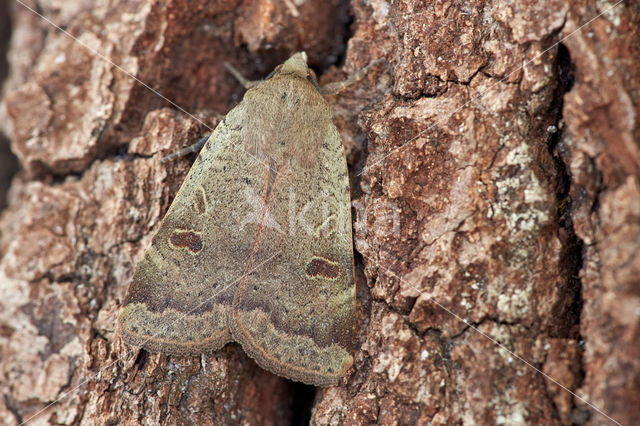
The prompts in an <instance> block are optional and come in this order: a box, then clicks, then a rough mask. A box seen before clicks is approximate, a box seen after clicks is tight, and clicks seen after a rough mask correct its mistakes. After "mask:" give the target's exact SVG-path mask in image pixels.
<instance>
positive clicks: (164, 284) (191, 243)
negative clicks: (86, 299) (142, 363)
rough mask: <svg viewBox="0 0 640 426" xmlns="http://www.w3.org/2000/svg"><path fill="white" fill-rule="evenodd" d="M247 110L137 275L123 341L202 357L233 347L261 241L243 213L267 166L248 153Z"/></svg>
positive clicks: (190, 183)
mask: <svg viewBox="0 0 640 426" xmlns="http://www.w3.org/2000/svg"><path fill="white" fill-rule="evenodd" d="M242 108H243V107H242V104H241V105H239V106H238V107H236V108H235V109H234V110H232V111H230V112H229V114H228V115H227V117H226V118H225V120H224V121H223V122H221V123H220V124H219V125H218V126H217V127H216V129H215V131H214V132H213V134H212V135H211V137H210V138H209V140H208V141H207V143H206V144H205V146H204V147H203V149H202V151H201V152H200V154H199V156H198V157H197V159H196V161H195V163H194V164H193V166H192V168H191V170H190V171H189V173H188V175H187V177H186V178H185V180H184V182H183V184H182V186H181V187H180V190H179V191H178V193H177V195H176V197H175V199H174V200H173V202H172V204H171V206H170V207H169V210H168V212H167V214H166V216H165V218H164V220H163V222H162V224H161V226H160V229H159V230H158V232H157V234H156V235H155V237H154V238H153V240H152V242H151V245H150V246H149V248H148V249H147V251H146V252H145V254H144V257H143V259H142V261H141V262H140V264H139V265H138V267H137V270H136V272H135V273H134V276H133V280H132V282H131V284H130V286H129V289H128V292H127V295H126V298H125V300H124V303H123V306H122V309H121V311H120V315H119V328H120V335H121V336H122V337H123V339H124V340H125V341H126V342H128V343H130V344H134V345H141V346H143V347H145V348H147V349H150V350H157V351H162V352H167V353H175V354H184V353H201V352H203V351H213V350H217V349H219V348H221V347H222V346H224V344H226V343H227V342H229V341H230V340H231V334H230V332H229V327H228V319H227V318H228V315H229V311H230V309H231V303H232V301H233V296H234V293H235V291H236V287H237V284H238V282H239V281H240V280H241V278H242V274H243V273H244V270H245V267H246V262H247V259H248V257H249V254H250V252H251V250H252V249H253V241H254V238H255V235H254V234H252V233H251V232H250V230H249V229H248V228H247V229H246V232H243V230H242V229H241V227H240V223H239V220H240V219H242V215H240V216H238V214H237V211H234V210H235V209H239V208H241V206H243V205H245V204H247V200H246V198H245V197H246V194H247V190H248V189H250V190H251V191H253V192H256V191H259V190H260V189H262V186H263V182H260V181H259V179H247V178H246V176H251V175H252V170H253V171H255V170H257V169H260V170H261V167H262V165H261V164H260V163H258V162H256V161H255V159H253V158H252V157H251V156H248V155H243V154H241V153H239V151H238V150H241V149H242V148H241V146H242V144H241V134H240V133H241V132H240V129H241V126H240V123H241V120H240V117H241V116H242V113H243V111H242Z"/></svg>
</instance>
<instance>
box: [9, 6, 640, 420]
mask: <svg viewBox="0 0 640 426" xmlns="http://www.w3.org/2000/svg"><path fill="white" fill-rule="evenodd" d="M21 3H23V1H22V0H21V2H20V3H17V2H16V3H13V11H12V25H13V32H12V39H11V44H10V49H9V51H8V59H9V75H8V77H7V80H6V81H5V86H4V89H3V104H2V105H3V106H2V109H1V110H0V122H1V123H2V128H3V130H4V132H5V133H6V134H7V135H8V136H9V137H10V139H11V147H12V150H13V151H14V153H15V154H16V155H17V156H18V158H19V161H20V165H21V171H20V172H19V174H18V175H17V177H16V178H15V179H14V180H13V182H12V185H11V189H10V192H9V199H8V207H7V208H6V209H5V210H4V212H3V214H2V216H1V217H0V231H1V232H2V234H1V239H0V256H1V258H0V394H1V395H2V398H0V418H2V419H5V420H4V422H5V423H6V424H19V423H22V422H38V424H53V423H62V424H80V423H82V424H94V423H95V424H112V423H113V424H115V423H124V424H137V423H148V424H155V423H166V424H193V423H197V424H200V423H202V424H220V423H247V424H283V423H284V424H287V423H305V422H309V421H311V422H312V423H315V424H342V423H346V424H362V423H379V424H415V423H418V424H427V423H428V422H431V424H461V423H464V424H495V423H507V424H572V423H576V424H585V423H586V424H612V423H614V424H615V422H620V423H622V424H630V423H631V422H632V421H633V420H635V419H637V418H640V396H639V395H640V344H639V343H638V340H639V339H638V338H639V330H640V314H639V312H640V257H639V256H638V255H637V253H638V252H639V249H640V148H639V146H640V127H639V126H638V124H637V122H638V116H639V113H640V55H639V52H638V46H640V35H639V33H638V28H640V22H639V21H640V6H638V5H637V4H635V3H633V2H617V1H608V2H598V3H597V6H595V5H594V4H593V2H588V1H571V2H570V1H566V0H547V1H543V2H511V1H506V0H497V1H494V2H485V1H470V2H452V1H440V2H428V4H424V3H423V2H419V1H416V0H399V1H391V2H387V1H384V0H372V1H366V2H365V1H363V0H354V1H352V2H350V3H349V4H348V3H347V2H340V1H338V0H331V1H328V2H327V1H307V2H300V1H293V0H252V1H240V0H226V1H225V0H216V1H206V0H195V1H187V0H165V1H160V0H133V1H131V0H129V1H124V0H110V1H108V2H93V1H78V2H58V1H52V0H39V1H35V0H30V1H25V2H24V5H23V4H21ZM25 6H27V7H29V8H31V9H33V10H29V9H28V8H27V7H25ZM35 12H37V13H40V14H41V15H42V16H44V18H46V19H47V20H49V21H51V22H52V23H55V24H56V25H58V26H60V27H61V28H62V29H64V31H65V32H66V33H63V32H62V31H60V30H58V29H56V28H54V27H53V26H52V25H51V23H50V22H47V21H45V20H44V19H43V18H42V17H39V16H38V15H37V14H36V13H35ZM350 14H351V16H352V17H353V20H352V22H350V18H349V15H350ZM71 36H72V37H73V38H72V37H71ZM298 50H305V51H307V53H308V55H309V58H310V64H311V66H312V67H314V68H315V69H316V70H317V71H318V74H319V75H321V76H322V77H321V83H328V82H331V81H339V80H341V79H344V78H345V77H347V76H348V75H351V74H353V73H354V72H356V71H357V70H358V69H360V68H362V67H363V66H365V65H367V64H368V63H369V62H371V61H373V60H375V59H378V58H385V59H386V63H385V64H384V65H382V66H378V67H375V68H374V69H373V70H372V71H371V72H370V73H368V74H367V75H366V76H365V77H364V78H363V79H362V80H361V81H360V82H358V83H356V84H354V85H352V86H350V87H349V88H348V89H346V90H344V91H342V92H340V93H339V94H337V95H333V96H331V97H330V98H329V99H330V101H331V103H332V104H333V106H334V110H335V122H336V125H337V126H338V128H339V130H340V133H341V136H342V140H343V143H344V145H345V147H346V150H347V157H348V162H349V166H350V173H351V183H352V186H351V190H352V199H353V207H354V213H355V214H354V241H355V248H356V268H357V276H358V280H357V281H358V282H357V285H358V321H357V327H358V328H357V345H356V350H355V354H354V358H355V364H354V366H353V368H352V370H351V371H350V372H349V374H348V376H347V377H346V378H345V380H344V383H343V384H341V385H340V386H337V387H332V388H328V389H315V388H312V387H309V386H304V385H299V384H295V383H293V382H290V381H288V380H285V379H282V378H280V377H277V376H274V375H272V374H271V373H268V372H266V371H264V370H262V369H261V368H260V367H258V366H257V365H256V364H255V363H254V362H253V361H252V360H251V359H250V358H248V357H247V356H246V355H245V354H244V353H243V352H242V349H241V348H240V347H239V346H238V345H236V344H229V345H227V346H226V347H225V348H224V349H223V350H221V351H219V352H217V353H214V354H203V355H202V356H191V357H177V356H166V355H161V354H157V353H150V352H147V351H144V350H138V351H136V350H134V349H133V348H131V347H129V346H127V345H125V344H124V343H123V342H121V341H120V339H119V338H118V337H117V336H116V334H115V329H116V316H117V312H118V308H119V307H120V305H121V303H122V300H123V297H124V294H125V292H126V289H127V286H128V283H129V281H130V279H131V276H132V273H133V271H134V268H135V265H136V264H137V262H138V261H139V260H140V257H141V255H142V253H143V251H144V249H145V248H146V246H147V245H148V243H149V241H150V239H151V237H152V236H153V234H154V232H155V231H156V230H157V228H158V225H159V223H160V221H161V220H162V217H163V215H164V213H165V212H166V210H167V208H168V206H169V204H170V203H171V200H172V199H173V197H174V196H175V194H176V192H177V190H178V188H179V187H180V184H181V182H182V180H183V179H184V176H185V175H186V173H187V171H188V170H189V167H190V165H191V162H192V161H193V156H191V157H187V158H182V159H178V160H175V161H173V162H167V163H161V162H159V161H158V160H159V158H161V157H162V156H164V155H166V154H168V153H170V152H173V151H176V150H177V149H178V148H180V147H182V146H186V145H189V144H190V143H193V142H195V141H196V140H198V139H199V138H200V137H201V136H203V135H204V134H206V133H207V132H208V131H209V130H208V129H207V128H213V127H214V126H215V124H216V123H217V120H218V116H219V114H224V113H226V112H227V111H228V110H229V109H230V108H231V107H232V106H233V105H234V104H235V103H237V101H238V100H239V99H240V98H241V96H242V92H243V89H241V88H240V87H239V85H238V84H237V83H236V82H235V81H234V80H233V78H232V77H231V76H230V75H229V74H228V73H227V72H226V71H225V69H224V67H223V63H224V62H225V61H228V62H230V63H232V64H234V65H235V66H236V68H239V69H241V70H242V71H243V72H244V73H245V74H246V75H247V76H249V77H251V78H256V79H258V78H261V77H264V76H266V75H267V74H268V73H269V72H270V71H271V70H272V69H273V67H274V66H275V65H277V64H279V63H281V62H282V61H283V60H284V59H286V58H287V57H288V56H289V55H290V54H291V53H292V52H295V51H298ZM338 65H341V68H337V66H338ZM134 77H135V78H134ZM150 88H153V91H152V90H150ZM159 94H161V95H162V96H160V95H159ZM187 111H188V113H185V112H187Z"/></svg>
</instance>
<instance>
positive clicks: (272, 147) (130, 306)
mask: <svg viewBox="0 0 640 426" xmlns="http://www.w3.org/2000/svg"><path fill="white" fill-rule="evenodd" d="M356 78H359V76H357V77H356ZM353 276H354V270H353V246H352V235H351V212H350V195H349V180H348V174H347V163H346V159H345V154H344V149H343V146H342V143H341V141H340V137H339V135H338V131H337V129H336V127H335V125H334V124H333V112H332V109H331V107H330V106H329V104H328V103H327V102H326V100H325V99H324V98H323V96H322V93H321V89H320V88H319V86H318V83H317V81H316V78H315V75H314V74H313V72H312V71H311V70H310V69H309V67H308V66H307V57H306V54H305V53H304V52H299V53H296V54H294V55H293V56H292V57H291V58H289V59H288V60H287V61H286V62H284V63H283V64H282V65H279V66H278V67H277V68H276V69H275V70H274V71H273V72H272V73H271V74H270V76H269V77H267V79H266V80H264V81H262V82H260V83H258V84H257V85H256V86H255V87H252V88H250V89H249V90H248V91H247V92H246V94H245V96H244V98H243V100H242V101H241V102H240V103H239V104H238V105H237V106H236V107H235V108H234V109H232V110H231V111H230V112H229V113H228V114H227V115H226V117H225V118H224V120H222V121H221V122H220V123H219V124H218V126H217V127H216V129H215V130H214V131H213V133H212V134H211V136H210V137H209V138H208V140H207V141H206V143H205V145H204V146H203V148H202V150H201V151H200V154H199V156H198V157H197V158H196V160H195V162H194V164H193V166H192V168H191V170H190V171H189V173H188V175H187V177H186V178H185V180H184V183H183V184H182V186H181V188H180V190H179V191H178V193H177V195H176V197H175V199H174V200H173V202H172V204H171V206H170V207H169V210H168V212H167V214H166V216H165V218H164V220H163V222H162V224H161V225H160V228H159V230H158V232H157V234H156V235H155V237H154V238H153V240H152V242H151V244H150V246H149V248H148V249H147V251H146V252H145V254H144V256H143V259H142V260H141V262H140V264H139V265H138V267H137V269H136V271H135V273H134V276H133V279H132V282H131V284H130V286H129V289H128V291H127V294H126V297H125V300H124V302H123V305H122V308H121V310H120V313H119V334H120V336H121V337H122V339H123V340H124V341H125V342H127V343H129V344H132V345H137V346H142V347H144V348H146V349H148V350H150V351H161V352H165V353H168V354H178V355H180V354H199V353H203V352H211V351H215V350H218V349H220V348H222V347H223V346H224V345H225V344H227V343H228V342H231V341H235V342H237V343H239V344H240V345H241V346H242V348H243V349H244V351H245V352H246V353H247V354H248V355H249V356H250V357H251V358H253V359H254V360H255V361H256V362H257V363H258V365H260V366H261V367H263V368H265V369H267V370H269V371H271V372H273V373H275V374H278V375H280V376H283V377H286V378H289V379H292V380H296V381H300V382H304V383H307V384H312V385H317V386H330V385H335V384H337V383H338V382H339V380H340V378H341V377H343V376H344V374H345V372H346V371H347V370H348V369H349V367H350V366H351V365H352V364H353V357H352V355H351V350H352V344H353V336H354V326H355V287H354V281H353Z"/></svg>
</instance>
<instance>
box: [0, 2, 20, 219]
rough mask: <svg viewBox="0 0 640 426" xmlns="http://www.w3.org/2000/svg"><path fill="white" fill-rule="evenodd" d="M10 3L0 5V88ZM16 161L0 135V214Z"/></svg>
mask: <svg viewBox="0 0 640 426" xmlns="http://www.w3.org/2000/svg"><path fill="white" fill-rule="evenodd" d="M10 7H11V2H2V4H0V52H2V54H1V55H0V88H2V85H3V83H4V80H5V78H7V72H8V62H7V55H6V53H7V52H8V47H9V40H10V39H11V11H10ZM18 167H19V164H18V159H17V158H16V156H15V155H14V154H13V153H12V152H11V149H10V145H9V140H8V139H7V138H6V137H5V136H4V135H3V134H1V133H0V212H2V210H4V208H5V207H6V206H7V204H8V202H7V201H8V200H7V192H8V191H9V186H10V184H11V179H13V176H14V175H15V174H16V173H17V171H18Z"/></svg>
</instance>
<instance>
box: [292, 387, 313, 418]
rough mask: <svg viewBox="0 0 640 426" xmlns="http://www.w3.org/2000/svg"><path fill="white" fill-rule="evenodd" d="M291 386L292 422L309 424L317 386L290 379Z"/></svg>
mask: <svg viewBox="0 0 640 426" xmlns="http://www.w3.org/2000/svg"><path fill="white" fill-rule="evenodd" d="M289 383H290V388H291V396H292V401H291V424H292V425H295V426H297V425H300V426H302V425H308V424H309V422H310V421H311V409H312V408H313V401H314V399H315V397H316V388H315V387H313V386H310V385H305V384H304V383H300V382H292V381H289Z"/></svg>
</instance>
